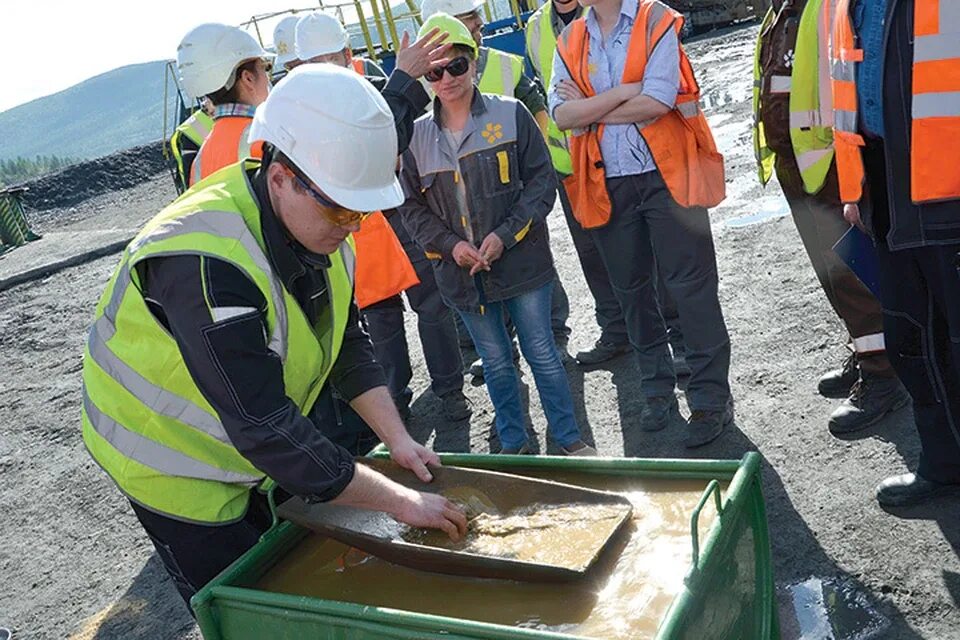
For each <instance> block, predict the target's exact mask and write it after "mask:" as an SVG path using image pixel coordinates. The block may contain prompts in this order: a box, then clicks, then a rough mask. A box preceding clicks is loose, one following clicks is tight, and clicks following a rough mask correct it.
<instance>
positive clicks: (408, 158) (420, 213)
mask: <svg viewBox="0 0 960 640" xmlns="http://www.w3.org/2000/svg"><path fill="white" fill-rule="evenodd" d="M400 184H401V185H402V186H403V194H404V196H406V200H405V201H404V203H403V204H402V205H400V209H399V210H400V215H401V217H402V219H403V226H404V227H405V228H406V230H407V233H409V234H410V236H411V237H412V238H413V240H414V241H415V242H416V243H417V244H418V245H420V246H421V247H422V248H423V249H424V251H428V252H430V253H435V254H437V255H439V256H441V257H442V258H443V259H444V260H453V248H454V247H455V246H457V243H458V242H460V241H461V240H463V238H461V237H460V236H458V235H457V234H455V233H454V232H453V231H451V230H450V227H448V226H447V223H446V222H444V221H443V219H442V218H441V217H440V216H438V215H437V214H435V213H434V212H433V211H431V210H430V207H429V206H428V205H427V199H426V197H424V194H423V186H422V184H421V182H420V171H419V170H418V169H417V161H416V158H414V157H413V154H412V153H411V152H410V151H409V150H407V151H406V152H405V153H404V154H403V165H402V167H401V169H400Z"/></svg>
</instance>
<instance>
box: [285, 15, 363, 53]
mask: <svg viewBox="0 0 960 640" xmlns="http://www.w3.org/2000/svg"><path fill="white" fill-rule="evenodd" d="M296 43H297V44H296V51H297V57H298V58H300V59H301V60H303V61H304V62H306V61H307V60H310V59H311V58H315V57H317V56H324V55H327V54H330V53H338V52H340V51H343V50H344V49H346V48H347V46H348V45H349V43H350V36H349V35H347V30H346V29H344V28H343V25H342V24H340V21H339V20H337V19H336V18H335V17H333V16H332V15H330V14H329V13H323V12H322V11H314V12H313V13H308V14H307V15H305V16H303V17H302V18H300V20H299V21H297V37H296Z"/></svg>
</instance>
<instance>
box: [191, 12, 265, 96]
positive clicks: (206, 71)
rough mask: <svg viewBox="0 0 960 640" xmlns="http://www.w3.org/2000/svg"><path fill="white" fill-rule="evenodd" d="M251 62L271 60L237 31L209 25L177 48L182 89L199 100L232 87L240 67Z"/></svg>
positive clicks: (245, 35) (253, 41) (260, 48)
mask: <svg viewBox="0 0 960 640" xmlns="http://www.w3.org/2000/svg"><path fill="white" fill-rule="evenodd" d="M253 58H263V59H264V60H272V59H273V54H272V53H270V52H268V51H264V49H263V47H261V46H260V43H259V42H257V40H256V38H254V37H253V36H252V35H250V34H249V33H247V32H246V31H244V30H243V29H239V28H237V27H231V26H229V25H225V24H217V23H214V22H210V23H207V24H201V25H200V26H199V27H194V28H193V29H191V30H190V32H189V33H188V34H187V35H185V36H184V37H183V40H181V41H180V46H179V47H177V71H178V72H179V73H180V80H181V82H182V83H183V87H184V89H186V91H187V93H189V94H190V96H191V97H193V98H201V97H203V96H206V95H209V94H211V93H216V92H217V91H219V90H220V89H224V88H227V89H229V88H230V87H232V86H233V81H234V75H233V72H234V71H235V70H236V68H237V67H238V66H240V64H241V63H243V62H244V61H245V60H251V59H253Z"/></svg>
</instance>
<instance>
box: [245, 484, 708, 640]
mask: <svg viewBox="0 0 960 640" xmlns="http://www.w3.org/2000/svg"><path fill="white" fill-rule="evenodd" d="M538 475H539V474H538ZM547 477H548V478H550V479H557V480H561V481H563V482H569V483H570V484H578V485H581V486H587V487H590V488H594V489H603V490H607V491H614V492H617V493H621V494H622V495H624V496H626V497H627V498H628V499H629V500H630V502H631V503H632V504H633V516H632V518H631V521H630V522H629V523H628V525H627V527H625V529H624V530H623V531H622V533H621V535H619V536H617V538H616V539H615V540H614V541H613V543H612V544H611V545H610V546H609V547H608V548H607V550H606V551H605V552H604V554H603V555H602V556H601V557H600V559H599V561H598V562H597V564H596V566H594V567H593V569H592V570H591V571H590V572H589V573H588V576H587V578H586V579H584V580H580V581H577V582H568V583H563V584H537V583H525V582H513V581H506V580H485V579H478V578H468V577H457V576H446V575H440V574H433V573H426V572H421V571H416V570H413V569H407V568H405V567H400V566H397V565H393V564H390V563H388V562H385V561H382V560H380V559H378V558H375V557H373V556H370V555H367V554H365V553H363V552H360V551H358V550H356V549H351V548H350V547H347V546H346V545H343V544H340V543H338V542H335V541H333V540H330V539H327V538H324V537H322V536H319V535H309V536H307V537H306V538H305V539H304V540H303V541H302V542H301V543H300V544H299V545H298V546H297V547H295V548H294V549H293V550H292V551H291V552H290V553H289V554H288V555H287V556H286V557H285V558H283V559H282V560H281V561H280V562H278V563H277V564H276V565H275V566H274V567H273V568H272V569H271V570H270V571H268V572H267V573H266V574H265V575H264V576H263V577H262V578H261V579H260V580H259V582H258V583H257V584H256V585H253V587H254V588H256V589H260V590H265V591H272V592H278V593H287V594H293V595H303V596H311V597H315V598H323V599H326V600H336V601H341V602H352V603H356V604H363V605H372V606H379V607H389V608H394V609H403V610H407V611H415V612H420V613H428V614H434V615H442V616H447V617H451V618H461V619H465V620H476V621H481V622H490V623H495V624H502V625H508V626H517V627H527V628H535V629H542V630H548V631H558V632H564V633H571V634H576V635H580V636H584V637H587V638H604V639H611V640H627V639H630V640H641V639H643V638H652V637H654V635H655V634H656V631H657V627H658V626H659V625H660V621H661V620H662V619H663V616H664V614H665V613H666V612H667V609H668V608H669V607H670V604H671V603H672V602H673V599H674V597H675V596H676V595H677V594H678V593H679V592H680V590H681V589H682V588H683V578H684V575H685V574H686V572H687V570H688V568H689V564H690V558H691V547H690V515H691V513H692V511H693V509H694V507H695V506H696V503H697V501H698V500H699V499H700V496H701V495H702V493H703V490H704V488H705V487H706V481H702V480H691V481H665V480H637V479H624V478H616V477H610V476H604V477H597V476H590V475H587V474H584V475H582V476H577V475H570V474H565V475H564V476H563V477H559V476H547ZM713 517H714V514H713V513H712V508H709V507H708V508H707V509H705V510H704V513H703V515H702V516H701V518H702V522H701V531H706V529H707V528H708V527H709V526H710V524H711V523H712V521H713Z"/></svg>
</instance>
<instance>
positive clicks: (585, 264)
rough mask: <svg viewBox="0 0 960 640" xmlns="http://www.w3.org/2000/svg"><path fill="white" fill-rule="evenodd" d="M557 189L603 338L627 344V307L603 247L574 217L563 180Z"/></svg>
mask: <svg viewBox="0 0 960 640" xmlns="http://www.w3.org/2000/svg"><path fill="white" fill-rule="evenodd" d="M557 191H558V193H559V195H560V207H561V209H563V216H564V217H565V218H566V220H567V228H569V229H570V237H571V238H572V239H573V247H574V249H576V251H577V257H578V258H579V259H580V267H581V268H582V269H583V278H584V279H585V280H586V281H587V288H589V289H590V294H591V295H592V296H593V303H594V309H595V310H596V318H597V324H598V325H599V326H600V339H601V340H603V341H604V342H608V343H610V344H624V343H626V342H627V324H626V322H625V321H624V319H623V311H621V310H620V302H619V301H618V300H617V296H616V294H615V293H614V292H613V286H611V284H610V275H609V274H608V273H607V268H606V266H604V264H603V258H602V257H601V256H600V249H599V248H598V247H597V243H596V241H595V240H594V239H593V237H592V236H591V234H590V232H589V231H587V230H586V229H584V228H583V227H581V226H580V223H579V222H577V219H576V218H574V217H573V207H572V205H571V204H570V198H569V196H567V190H566V189H564V187H563V183H562V182H561V183H560V188H559V189H558V190H557Z"/></svg>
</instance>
